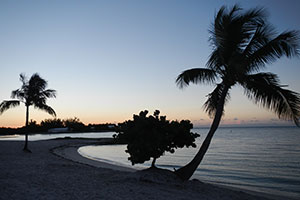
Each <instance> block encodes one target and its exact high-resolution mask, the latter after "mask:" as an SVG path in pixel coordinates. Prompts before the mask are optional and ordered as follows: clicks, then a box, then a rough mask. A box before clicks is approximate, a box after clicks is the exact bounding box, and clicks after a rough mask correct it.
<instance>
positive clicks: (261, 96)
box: [240, 73, 300, 126]
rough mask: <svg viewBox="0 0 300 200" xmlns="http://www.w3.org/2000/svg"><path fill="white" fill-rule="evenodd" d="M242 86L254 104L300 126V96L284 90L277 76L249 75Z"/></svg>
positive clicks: (265, 74) (267, 74) (264, 74)
mask: <svg viewBox="0 0 300 200" xmlns="http://www.w3.org/2000/svg"><path fill="white" fill-rule="evenodd" d="M240 84H241V85H242V86H243V87H244V89H245V94H246V95H247V96H248V98H250V99H252V100H253V101H254V103H256V104H258V105H261V106H263V107H265V108H267V109H269V110H271V111H273V112H275V113H276V114H277V115H278V117H279V118H280V119H285V120H293V121H294V122H295V124H296V125H297V126H299V125H300V124H299V118H300V94H298V93H296V92H293V91H290V90H287V89H284V88H283V87H284V86H282V85H280V84H279V80H278V77H277V76H276V75H275V74H272V73H258V74H254V75H248V76H245V79H244V80H243V81H241V82H240Z"/></svg>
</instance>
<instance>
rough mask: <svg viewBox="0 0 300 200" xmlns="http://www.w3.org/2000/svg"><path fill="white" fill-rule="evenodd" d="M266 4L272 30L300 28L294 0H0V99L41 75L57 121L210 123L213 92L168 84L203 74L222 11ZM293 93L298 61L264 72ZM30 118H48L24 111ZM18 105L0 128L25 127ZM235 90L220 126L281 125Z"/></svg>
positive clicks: (297, 86)
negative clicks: (138, 117)
mask: <svg viewBox="0 0 300 200" xmlns="http://www.w3.org/2000/svg"><path fill="white" fill-rule="evenodd" d="M235 3H239V4H240V6H242V7H243V8H245V9H248V8H253V7H256V6H264V7H265V8H267V10H268V12H269V15H270V16H269V21H270V22H271V24H273V25H274V26H275V27H276V29H277V30H278V32H282V31H285V30H292V29H296V30H300V22H299V19H300V12H299V11H300V1H297V0H294V1H291V0H272V1H269V0H257V1H255V0H252V1H217V0H214V1H190V0H188V1H184V0H181V1H175V0H162V1H146V0H145V1H114V0H109V1H108V0H107V1H74V0H72V1H60V0H51V1H50V0H49V1H31V0H27V1H8V0H7V1H2V0H1V1H0V69H1V71H0V101H2V100H5V99H9V97H10V94H11V91H12V90H15V89H17V88H19V87H20V86H21V82H20V81H19V74H20V73H25V74H26V75H27V76H29V77H30V76H31V75H32V74H33V73H35V72H38V73H39V74H40V76H41V77H43V78H44V79H46V80H47V81H48V85H49V88H52V89H55V90H57V98H56V99H50V100H49V101H48V104H49V105H50V106H51V107H53V108H54V109H55V111H56V112H57V117H59V118H70V117H75V116H76V117H78V118H79V119H80V120H81V121H82V122H84V123H106V122H112V123H117V122H122V121H124V120H127V119H131V118H132V115H133V114H134V113H139V111H141V110H144V109H148V110H149V111H150V112H151V113H152V112H153V111H154V110H155V109H159V110H160V111H161V114H163V115H167V118H168V119H178V120H181V119H189V120H191V121H192V122H193V123H194V125H195V126H198V125H208V124H210V122H211V119H210V118H209V117H208V116H207V114H206V113H205V112H204V111H203V109H202V105H203V103H204V102H205V99H206V97H205V96H206V95H207V94H208V93H209V92H210V91H212V89H213V86H204V85H191V86H190V87H188V88H186V89H184V90H181V89H179V88H178V87H177V86H176V84H175V79H176V77H177V75H178V74H179V73H181V72H182V71H183V70H185V69H189V68H194V67H205V63H206V61H207V59H208V56H209V54H210V52H211V47H210V46H209V42H208V37H209V33H208V29H209V27H210V25H211V23H212V20H213V18H214V15H215V13H216V11H218V9H219V8H220V7H221V6H222V5H228V6H232V5H234V4H235ZM266 71H271V72H273V73H276V74H278V75H279V78H280V79H281V82H282V84H287V85H289V89H292V90H294V91H296V92H300V78H299V74H300V58H293V59H290V60H288V59H286V58H283V59H281V60H279V61H277V62H275V63H274V64H272V65H270V66H268V67H267V69H266ZM30 112H31V113H30V119H34V120H36V121H38V122H40V121H41V120H43V119H45V118H51V116H50V115H48V114H47V113H45V112H43V111H39V110H35V109H33V108H31V111H30ZM24 123H25V106H23V105H22V106H20V107H18V108H13V109H10V110H8V111H6V112H5V113H3V114H2V115H1V116H0V127H2V126H4V127H7V126H10V127H18V126H23V125H24ZM281 123H285V122H282V121H279V120H278V119H277V116H276V115H275V114H273V113H271V112H269V111H266V110H265V109H263V108H259V107H258V106H256V105H254V104H253V102H251V101H250V100H248V99H247V98H246V97H245V96H244V93H243V90H242V88H239V87H238V86H237V87H235V88H234V89H232V91H231V100H230V102H229V103H228V104H227V105H226V107H225V116H224V118H223V124H247V125H249V124H250V125H251V124H281Z"/></svg>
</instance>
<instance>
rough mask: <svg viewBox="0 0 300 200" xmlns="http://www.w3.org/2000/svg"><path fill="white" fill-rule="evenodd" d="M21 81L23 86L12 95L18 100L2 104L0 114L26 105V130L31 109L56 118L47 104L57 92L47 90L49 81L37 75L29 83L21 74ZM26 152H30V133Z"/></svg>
mask: <svg viewBox="0 0 300 200" xmlns="http://www.w3.org/2000/svg"><path fill="white" fill-rule="evenodd" d="M20 81H21V82H22V86H21V88H20V89H17V90H14V91H12V93H11V98H13V99H14V98H17V100H6V101H3V102H2V103H1V104H0V114H2V113H3V112H4V111H6V110H8V109H10V108H13V107H16V106H19V105H20V103H24V104H25V106H26V123H25V126H26V128H27V127H28V119H29V107H30V106H32V105H33V106H34V107H35V108H38V109H41V110H44V111H46V112H47V113H49V114H50V115H53V116H56V114H55V111H54V110H53V109H52V108H51V107H50V106H48V105H47V104H46V100H47V98H52V97H56V91H55V90H52V89H46V88H47V81H45V80H44V79H43V78H41V77H40V76H39V75H38V74H37V73H35V74H33V75H32V76H31V77H30V79H29V81H28V80H27V78H26V76H25V75H24V74H20ZM24 151H28V152H30V150H29V149H28V131H26V133H25V146H24Z"/></svg>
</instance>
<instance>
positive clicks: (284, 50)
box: [246, 29, 299, 69]
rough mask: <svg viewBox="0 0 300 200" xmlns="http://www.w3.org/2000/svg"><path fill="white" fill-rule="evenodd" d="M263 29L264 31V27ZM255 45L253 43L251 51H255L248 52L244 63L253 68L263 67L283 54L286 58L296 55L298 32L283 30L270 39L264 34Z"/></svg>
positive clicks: (297, 50)
mask: <svg viewBox="0 0 300 200" xmlns="http://www.w3.org/2000/svg"><path fill="white" fill-rule="evenodd" d="M262 31H263V30H262ZM264 31H266V29H265V30H264ZM255 45H256V46H254V45H253V48H252V51H253V50H256V51H254V52H251V54H248V55H249V56H248V58H247V59H246V64H247V66H250V67H251V68H253V69H259V68H261V67H264V66H265V64H268V63H271V62H273V61H275V60H276V59H278V58H280V57H282V56H284V55H285V56H287V57H288V58H290V57H293V56H298V55H299V32H298V31H288V32H284V33H281V34H280V35H278V36H277V37H275V38H274V39H271V40H270V39H268V37H266V34H265V37H261V38H260V39H257V40H256V44H255ZM255 47H256V48H255Z"/></svg>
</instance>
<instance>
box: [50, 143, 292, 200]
mask: <svg viewBox="0 0 300 200" xmlns="http://www.w3.org/2000/svg"><path fill="white" fill-rule="evenodd" d="M106 144H112V143H109V142H108V143H106ZM99 145H101V144H99ZM103 145H105V144H103ZM80 147H82V146H81V145H79V146H77V147H74V146H71V147H70V146H64V147H58V148H54V149H53V150H52V153H54V154H56V155H58V156H61V157H63V158H65V159H68V160H72V161H73V162H79V163H81V164H87V165H90V166H93V167H96V168H107V169H113V170H118V171H125V172H137V171H139V170H136V169H134V168H130V167H127V166H121V165H118V164H111V162H110V161H107V162H106V161H105V160H95V159H92V158H87V157H84V156H82V155H81V154H80V153H79V152H78V149H79V148H80ZM196 180H197V181H200V180H198V179H196ZM201 182H202V181H201ZM206 184H208V183H206ZM209 184H211V185H214V186H217V187H222V188H226V189H230V190H234V191H238V192H239V191H242V192H246V193H248V194H251V195H257V196H261V197H265V198H268V199H274V200H280V199H289V197H284V196H278V195H272V194H268V193H264V192H257V191H252V190H247V189H242V188H238V187H233V186H227V185H224V184H212V183H209ZM291 200H293V199H292V198H291Z"/></svg>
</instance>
